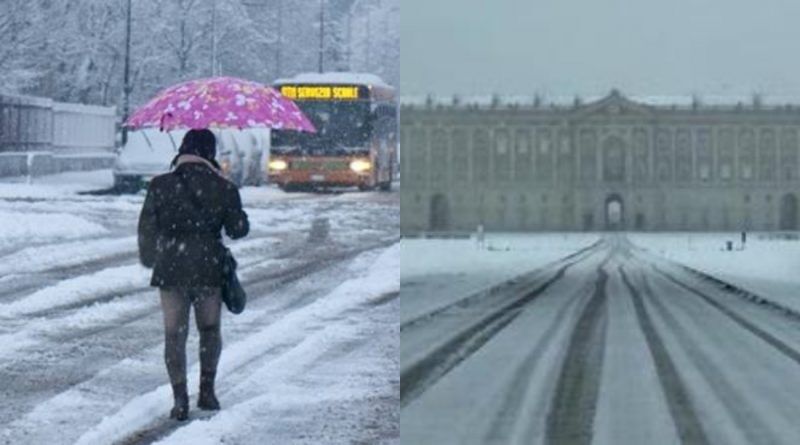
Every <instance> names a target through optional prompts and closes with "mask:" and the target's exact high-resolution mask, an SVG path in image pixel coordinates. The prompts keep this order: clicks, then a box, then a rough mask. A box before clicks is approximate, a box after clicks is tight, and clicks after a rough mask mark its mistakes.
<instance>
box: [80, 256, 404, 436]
mask: <svg viewBox="0 0 800 445" xmlns="http://www.w3.org/2000/svg"><path fill="white" fill-rule="evenodd" d="M399 267H400V253H399V247H398V246H397V245H394V246H392V247H390V248H388V249H386V250H385V251H383V252H382V253H381V254H380V255H378V256H377V258H376V254H375V253H374V252H368V253H365V254H362V255H360V256H359V257H357V258H356V259H355V260H354V262H353V263H352V265H351V267H350V269H351V270H352V271H353V272H354V277H353V278H351V279H349V280H347V281H345V282H343V283H342V284H341V285H339V286H338V287H336V288H335V289H333V291H331V292H330V293H329V294H328V295H326V296H324V297H321V298H319V299H318V300H316V301H315V302H314V303H311V304H309V305H308V306H305V307H303V308H302V309H300V310H297V311H294V312H291V313H289V314H287V315H285V316H283V317H281V318H280V319H278V320H276V321H275V322H274V323H272V324H269V325H267V326H264V327H262V328H261V329H259V330H257V331H255V332H254V333H253V334H252V335H250V336H249V337H247V338H246V339H244V340H242V341H240V342H238V343H236V344H233V345H231V346H227V347H226V348H225V356H224V357H225V358H224V360H223V361H222V362H221V363H220V368H219V374H220V375H225V374H229V373H233V372H235V371H236V369H237V368H240V367H242V366H244V365H245V364H247V363H249V362H251V361H253V360H255V359H257V358H258V357H260V356H261V355H263V354H264V351H268V350H269V349H270V348H274V347H277V346H280V345H282V344H286V343H287V342H289V343H290V342H291V340H292V339H293V338H294V337H297V336H298V335H303V333H306V332H309V328H310V327H311V326H314V325H318V324H319V323H320V322H322V323H323V326H328V325H329V323H328V322H327V320H332V319H333V318H334V317H336V316H337V315H341V314H343V313H345V312H347V311H349V310H352V309H354V308H356V307H358V306H361V305H364V304H370V303H373V302H375V301H379V300H380V299H381V298H382V297H383V296H384V295H386V294H388V293H392V292H398V291H399V288H400V281H399V279H398V276H397V271H398V269H399ZM348 329H349V328H348V327H347V323H346V324H345V325H344V326H337V327H328V328H326V329H323V330H320V331H317V332H316V333H314V334H312V335H309V336H307V337H306V338H302V339H301V341H300V343H299V344H297V345H296V346H294V347H293V348H292V350H291V351H288V352H287V353H286V354H281V355H280V356H279V357H278V358H276V359H275V360H272V361H269V362H268V363H266V364H265V365H264V366H263V367H262V368H261V370H260V371H257V372H256V373H255V374H254V375H252V376H250V378H248V379H245V381H243V382H241V383H240V384H239V385H237V386H236V387H234V388H233V390H232V394H233V395H235V394H236V393H237V391H238V392H239V393H241V392H243V391H245V392H247V393H250V394H253V393H258V394H261V393H266V394H267V395H266V396H264V397H254V398H251V399H249V400H247V401H244V402H241V403H238V404H236V405H232V406H230V407H227V408H226V409H225V411H223V412H221V413H220V414H219V415H217V416H215V417H214V418H212V419H210V420H208V421H206V422H201V421H196V422H193V423H192V424H191V425H189V426H187V427H185V428H183V430H185V431H179V432H178V433H177V434H175V438H174V439H173V438H172V437H168V438H166V439H165V440H164V441H162V442H161V443H198V444H200V443H221V441H222V438H223V437H225V436H226V435H227V434H229V433H230V432H231V429H235V428H236V427H237V425H239V424H241V422H244V421H253V420H252V419H251V417H252V416H254V413H255V410H254V407H257V406H261V405H264V404H272V403H276V402H280V401H281V400H279V399H277V398H276V397H275V393H274V390H275V389H276V388H279V387H280V386H281V385H283V384H284V382H282V379H288V378H290V377H292V376H294V375H295V374H296V373H298V372H300V371H302V370H303V369H304V365H307V364H308V363H309V362H310V361H314V360H316V359H317V358H319V356H320V355H322V354H324V353H325V351H327V350H328V347H327V346H329V345H330V344H331V342H334V341H338V340H337V337H341V338H346V337H348V336H351V335H352V332H351V331H348ZM287 356H288V358H286V357H287ZM198 366H199V365H195V366H194V369H192V370H191V371H190V372H189V376H190V378H189V386H190V387H196V386H197V377H196V375H197V374H198V373H199V369H197V367H198ZM282 389H284V390H285V391H286V392H284V393H283V396H282V397H285V398H286V399H287V400H286V401H289V402H291V400H292V399H293V398H298V394H295V393H293V391H296V390H297V389H296V387H294V386H289V385H287V386H286V387H285V388H282ZM336 391H337V389H336V388H319V387H315V388H313V393H314V394H313V396H314V397H319V398H322V397H332V398H336V397H338V396H337V394H336ZM269 394H272V396H269ZM226 396H227V394H226ZM226 396H223V397H222V402H223V403H225V402H226ZM306 396H308V391H306V392H305V394H300V395H299V398H302V397H306ZM169 399H170V388H169V385H162V386H160V387H158V388H157V389H155V390H153V391H151V392H149V393H146V394H143V395H141V396H139V397H136V398H134V399H133V400H131V401H129V402H128V403H127V404H126V405H125V406H123V407H122V408H121V409H120V410H119V411H118V412H116V413H114V414H111V415H109V416H107V417H105V418H104V419H103V420H102V421H101V422H100V423H99V424H98V425H96V426H95V427H94V428H92V429H90V430H89V431H87V432H86V433H85V434H83V436H81V437H80V439H78V441H77V442H76V444H77V445H81V444H87V445H88V444H96V443H114V442H115V441H118V440H120V439H122V438H124V437H126V436H127V435H129V434H132V433H134V432H135V431H137V430H140V429H143V428H145V427H146V426H147V425H148V424H149V423H150V422H152V421H153V420H155V419H156V418H158V417H159V416H161V415H163V407H164V401H165V400H169ZM236 419H239V420H236ZM260 420H263V419H260ZM187 438H191V439H192V440H190V441H189V442H186V441H185V440H186V439H187Z"/></svg>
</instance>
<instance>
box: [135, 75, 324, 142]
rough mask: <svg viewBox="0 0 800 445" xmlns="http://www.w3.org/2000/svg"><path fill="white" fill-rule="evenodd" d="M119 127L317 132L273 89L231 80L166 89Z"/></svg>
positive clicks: (204, 80)
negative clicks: (272, 129)
mask: <svg viewBox="0 0 800 445" xmlns="http://www.w3.org/2000/svg"><path fill="white" fill-rule="evenodd" d="M124 125H125V126H127V127H130V128H134V129H138V128H145V127H158V128H160V129H161V130H164V131H169V130H175V129H188V128H191V129H202V128H238V129H242V128H253V127H263V128H276V129H288V130H299V131H308V132H315V131H316V130H315V129H314V125H312V124H311V122H310V121H309V120H308V118H306V117H305V116H304V115H303V113H302V112H301V111H300V109H299V108H297V105H295V103H294V102H292V101H291V100H289V99H287V98H285V97H283V96H282V95H281V94H280V93H279V92H277V91H276V90H274V89H273V88H270V87H268V86H265V85H262V84H260V83H258V82H252V81H249V80H243V79H237V78H235V77H212V78H208V79H197V80H190V81H188V82H183V83H179V84H177V85H174V86H171V87H169V88H167V89H165V90H163V91H161V92H160V93H158V95H156V97H155V98H153V99H152V100H150V102H148V103H147V104H145V105H144V106H143V107H141V108H139V109H138V110H136V112H135V113H133V115H131V117H130V118H128V120H127V121H126V122H125V124H124Z"/></svg>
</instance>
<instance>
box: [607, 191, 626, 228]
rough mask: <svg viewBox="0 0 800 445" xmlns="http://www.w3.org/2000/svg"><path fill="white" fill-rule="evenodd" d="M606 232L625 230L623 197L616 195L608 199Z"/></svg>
mask: <svg viewBox="0 0 800 445" xmlns="http://www.w3.org/2000/svg"><path fill="white" fill-rule="evenodd" d="M605 213H606V230H622V229H624V228H625V208H624V206H623V201H622V197H621V196H619V195H618V194H616V193H614V194H612V195H609V196H608V197H607V198H606V205H605Z"/></svg>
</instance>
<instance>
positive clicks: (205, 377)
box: [197, 371, 219, 411]
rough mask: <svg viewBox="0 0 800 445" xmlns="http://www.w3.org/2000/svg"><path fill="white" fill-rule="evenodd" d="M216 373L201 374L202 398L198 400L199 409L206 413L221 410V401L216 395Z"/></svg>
mask: <svg viewBox="0 0 800 445" xmlns="http://www.w3.org/2000/svg"><path fill="white" fill-rule="evenodd" d="M214 377H216V373H215V372H205V371H203V372H201V373H200V397H198V398H197V407H198V408H200V409H202V410H206V411H216V410H218V409H219V400H217V396H216V394H214Z"/></svg>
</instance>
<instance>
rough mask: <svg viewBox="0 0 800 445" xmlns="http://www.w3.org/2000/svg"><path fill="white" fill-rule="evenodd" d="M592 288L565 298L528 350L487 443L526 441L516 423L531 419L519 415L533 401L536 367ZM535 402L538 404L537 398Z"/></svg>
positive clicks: (584, 288) (494, 421) (493, 423)
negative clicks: (519, 435) (531, 388)
mask: <svg viewBox="0 0 800 445" xmlns="http://www.w3.org/2000/svg"><path fill="white" fill-rule="evenodd" d="M592 281H594V280H592ZM587 284H588V285H589V286H591V287H594V286H593V283H592V282H591V281H587ZM589 291H590V288H587V286H584V287H582V288H581V289H580V290H579V291H578V292H577V293H575V294H573V295H571V296H569V297H566V298H568V299H569V300H570V301H568V302H566V303H564V305H563V306H562V307H561V308H560V309H559V310H558V312H556V314H555V316H554V317H553V319H552V322H551V324H550V325H549V326H548V327H547V329H546V330H545V331H544V332H543V334H542V335H541V337H540V338H539V341H538V342H537V343H536V345H535V346H534V347H533V349H531V350H530V351H529V352H527V354H526V357H525V360H524V361H523V362H522V365H521V366H519V368H518V369H517V371H516V372H515V374H514V378H513V380H512V382H511V384H510V385H509V386H508V389H507V392H506V394H505V397H504V400H505V402H504V404H503V407H502V408H501V409H500V411H498V413H497V414H496V415H495V417H494V420H493V422H492V425H491V427H490V428H489V431H488V433H487V434H486V435H485V436H484V440H483V441H484V443H513V442H512V441H515V440H516V441H520V442H521V441H523V438H517V437H514V433H515V431H516V430H517V429H518V428H517V425H518V424H519V423H520V422H526V423H527V422H529V421H530V419H522V418H520V417H519V416H520V413H521V412H523V407H524V405H525V404H527V403H530V402H531V401H530V400H526V396H527V395H528V390H529V386H530V384H531V376H532V375H533V374H534V369H535V368H536V366H537V365H539V364H540V360H541V358H542V356H543V355H544V352H545V350H546V349H547V348H548V347H552V343H553V339H554V338H555V336H556V332H558V331H559V329H563V328H564V326H563V324H564V320H565V319H567V314H568V313H570V312H573V311H576V308H577V307H578V306H579V305H581V304H583V303H582V300H584V299H585V298H586V297H588V296H589V295H590V292H589ZM534 403H537V404H538V401H535V402H534ZM526 426H528V425H526ZM525 429H526V430H528V432H530V430H532V429H531V428H530V427H529V426H528V428H525ZM526 440H530V441H533V440H532V438H526Z"/></svg>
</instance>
